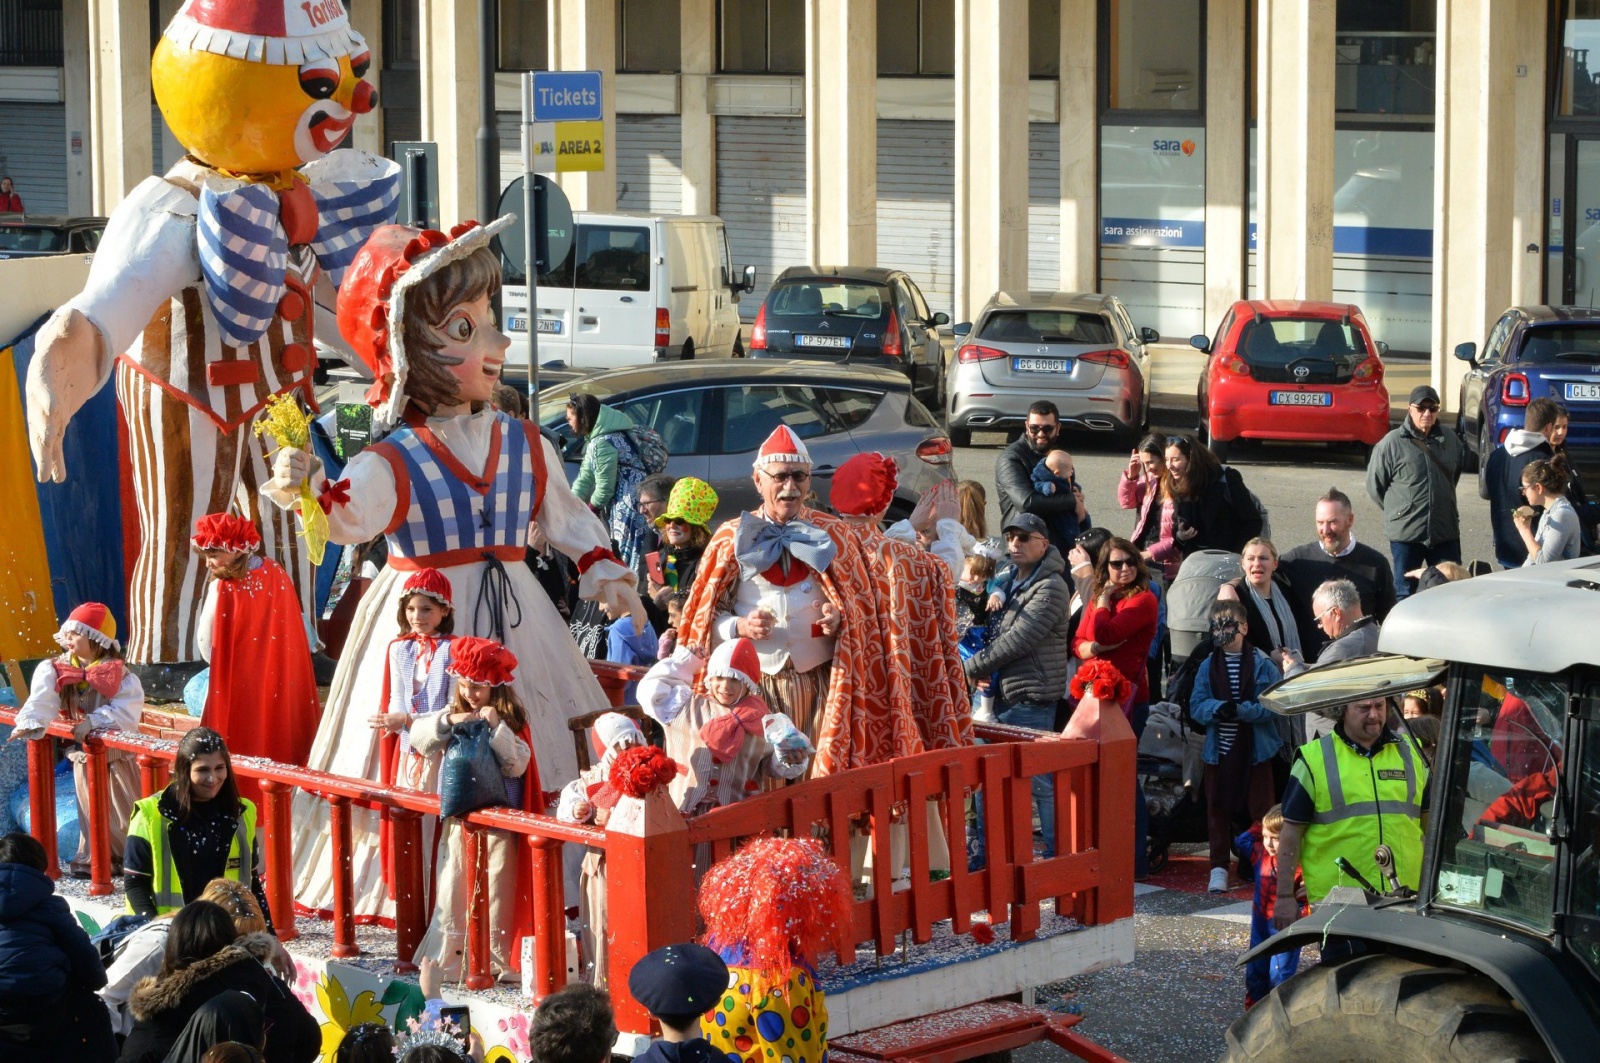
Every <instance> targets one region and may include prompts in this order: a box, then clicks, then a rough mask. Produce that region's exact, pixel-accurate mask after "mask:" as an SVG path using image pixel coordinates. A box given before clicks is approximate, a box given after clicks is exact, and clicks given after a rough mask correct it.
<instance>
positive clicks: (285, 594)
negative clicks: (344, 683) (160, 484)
mask: <svg viewBox="0 0 1600 1063" xmlns="http://www.w3.org/2000/svg"><path fill="white" fill-rule="evenodd" d="M192 542H193V545H194V548H195V550H196V551H198V552H199V554H200V556H201V559H202V560H203V561H204V562H205V566H206V573H207V574H208V575H209V576H210V577H211V580H210V582H209V583H208V584H207V585H206V591H205V598H204V599H203V600H202V602H201V605H200V623H199V627H198V629H197V631H196V638H195V641H196V644H197V646H198V648H199V651H200V656H201V657H203V658H205V659H206V660H207V661H209V662H210V664H211V678H210V684H209V686H208V687H207V690H206V707H205V714H204V715H203V716H202V717H201V723H202V724H203V725H204V726H206V727H209V728H211V729H212V730H214V731H216V732H217V733H218V734H220V735H222V737H223V740H224V741H225V742H227V744H228V749H229V750H230V751H231V752H232V753H233V754H234V755H235V756H245V757H266V758H268V759H270V760H276V761H279V762H281V763H284V764H304V763H305V761H306V754H307V753H308V752H309V751H310V749H311V740H312V739H313V738H314V737H315V736H316V733H317V722H318V720H319V719H320V718H321V716H322V708H321V705H320V704H319V703H318V701H317V681H316V677H315V676H314V675H313V674H312V670H311V648H310V645H309V644H308V642H307V640H306V629H305V626H304V624H303V622H302V620H301V614H300V599H299V596H298V595H296V594H295V589H294V584H293V583H291V582H290V580H289V575H288V573H286V572H284V570H283V569H282V567H280V566H279V565H278V563H277V562H276V561H273V560H271V559H270V558H266V557H262V556H261V555H260V554H258V553H257V552H256V551H257V550H258V549H259V548H260V546H261V535H260V533H259V532H257V531H256V529H255V525H253V524H251V523H250V522H249V521H248V520H245V519H244V518H243V517H236V516H234V515H232V514H231V513H209V514H207V515H206V516H204V517H201V518H200V519H199V520H197V521H195V525H194V538H193V540H192ZM238 783H239V793H240V795H241V796H244V797H248V798H249V799H250V800H251V801H254V802H255V803H256V806H257V807H261V793H260V788H259V786H258V784H257V783H256V781H255V780H254V779H247V778H244V777H243V776H240V777H239V779H238Z"/></svg>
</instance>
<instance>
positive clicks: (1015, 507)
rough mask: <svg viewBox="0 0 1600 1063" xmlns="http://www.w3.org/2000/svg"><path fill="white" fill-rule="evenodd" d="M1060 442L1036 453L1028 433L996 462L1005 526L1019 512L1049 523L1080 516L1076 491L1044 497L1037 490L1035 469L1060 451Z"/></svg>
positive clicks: (1001, 518)
mask: <svg viewBox="0 0 1600 1063" xmlns="http://www.w3.org/2000/svg"><path fill="white" fill-rule="evenodd" d="M1060 449H1061V446H1060V444H1059V443H1051V444H1050V446H1049V447H1047V448H1046V449H1044V450H1042V451H1039V450H1034V449H1033V447H1031V446H1030V445H1029V444H1028V436H1027V433H1023V436H1022V438H1021V439H1018V440H1017V441H1015V442H1014V443H1012V444H1011V445H1010V446H1009V447H1006V449H1004V450H1002V451H1001V452H1000V457H998V458H996V459H995V463H994V485H995V488H996V489H997V490H999V492H1000V521H1001V526H1002V527H1004V526H1005V523H1006V522H1008V521H1010V520H1011V518H1012V517H1014V516H1016V515H1017V514H1018V513H1036V514H1038V515H1039V516H1040V517H1043V518H1044V522H1045V523H1046V524H1049V523H1050V521H1051V518H1053V517H1056V516H1059V515H1061V514H1064V513H1077V511H1078V500H1077V499H1076V498H1074V497H1072V492H1070V491H1068V492H1066V493H1064V494H1055V495H1041V494H1038V493H1036V492H1035V491H1034V489H1033V467H1034V466H1035V465H1038V464H1039V462H1040V461H1041V460H1043V459H1044V456H1045V455H1046V454H1048V453H1049V452H1050V451H1052V450H1060Z"/></svg>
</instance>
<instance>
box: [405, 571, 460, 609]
mask: <svg viewBox="0 0 1600 1063" xmlns="http://www.w3.org/2000/svg"><path fill="white" fill-rule="evenodd" d="M450 593H451V592H450V581H449V580H448V579H446V578H445V575H444V573H443V572H440V571H439V570H438V569H436V568H421V569H418V570H417V571H415V572H413V573H412V574H411V578H409V579H407V580H406V584H405V587H404V589H403V590H402V591H401V592H400V598H401V600H404V599H406V598H409V597H411V595H413V594H426V595H427V596H428V597H429V598H432V599H433V600H434V601H436V602H438V603H439V604H440V605H442V606H444V607H445V608H446V609H453V608H455V606H454V605H453V604H452V603H451V601H450Z"/></svg>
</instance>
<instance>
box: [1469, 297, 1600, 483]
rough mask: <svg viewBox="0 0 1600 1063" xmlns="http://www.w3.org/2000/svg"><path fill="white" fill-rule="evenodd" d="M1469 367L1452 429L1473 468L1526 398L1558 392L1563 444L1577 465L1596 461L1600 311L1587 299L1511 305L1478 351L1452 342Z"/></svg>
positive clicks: (1599, 453) (1599, 447)
mask: <svg viewBox="0 0 1600 1063" xmlns="http://www.w3.org/2000/svg"><path fill="white" fill-rule="evenodd" d="M1455 354H1456V357H1457V358H1459V359H1461V360H1462V361H1464V362H1467V363H1469V364H1470V365H1471V366H1472V369H1471V371H1469V372H1468V373H1467V375H1466V376H1464V377H1462V379H1461V402H1460V405H1459V406H1458V407H1457V409H1459V410H1460V411H1461V412H1460V414H1459V415H1458V416H1457V418H1456V432H1457V434H1458V435H1460V437H1461V445H1462V449H1463V451H1464V453H1465V454H1466V456H1467V466H1468V470H1469V471H1470V469H1471V467H1472V466H1473V465H1474V464H1478V465H1481V463H1482V462H1484V461H1486V460H1487V459H1488V457H1489V455H1490V453H1492V452H1493V451H1494V448H1495V447H1497V446H1499V445H1500V443H1501V442H1502V441H1503V440H1504V439H1505V437H1506V434H1507V433H1508V432H1510V431H1511V430H1512V429H1513V428H1521V427H1522V418H1523V413H1524V411H1525V410H1526V409H1527V407H1528V403H1529V402H1531V401H1533V400H1534V399H1538V398H1545V397H1549V398H1552V399H1555V400H1556V401H1557V402H1559V403H1561V404H1562V405H1563V406H1565V407H1566V408H1567V411H1568V413H1569V414H1570V416H1571V429H1570V431H1569V432H1568V435H1567V451H1568V453H1569V454H1570V455H1571V457H1572V460H1573V463H1574V465H1576V466H1577V467H1579V468H1580V469H1585V470H1586V469H1587V467H1594V466H1600V310H1597V309H1593V308H1591V307H1586V306H1514V307H1512V308H1511V309H1509V310H1507V311H1506V312H1505V313H1504V314H1501V315H1500V320H1498V321H1496V322H1495V324H1494V327H1493V328H1492V329H1490V330H1489V339H1488V340H1487V341H1486V342H1485V343H1484V345H1483V353H1482V354H1479V353H1478V345H1477V344H1475V343H1463V344H1460V345H1458V346H1457V347H1456V350H1455Z"/></svg>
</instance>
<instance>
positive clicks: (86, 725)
mask: <svg viewBox="0 0 1600 1063" xmlns="http://www.w3.org/2000/svg"><path fill="white" fill-rule="evenodd" d="M92 730H94V724H92V723H90V722H89V721H88V720H79V721H78V722H77V723H76V724H74V725H73V728H72V740H73V741H74V742H78V743H80V744H81V743H82V742H83V740H84V739H85V738H88V737H89V732H90V731H92Z"/></svg>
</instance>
